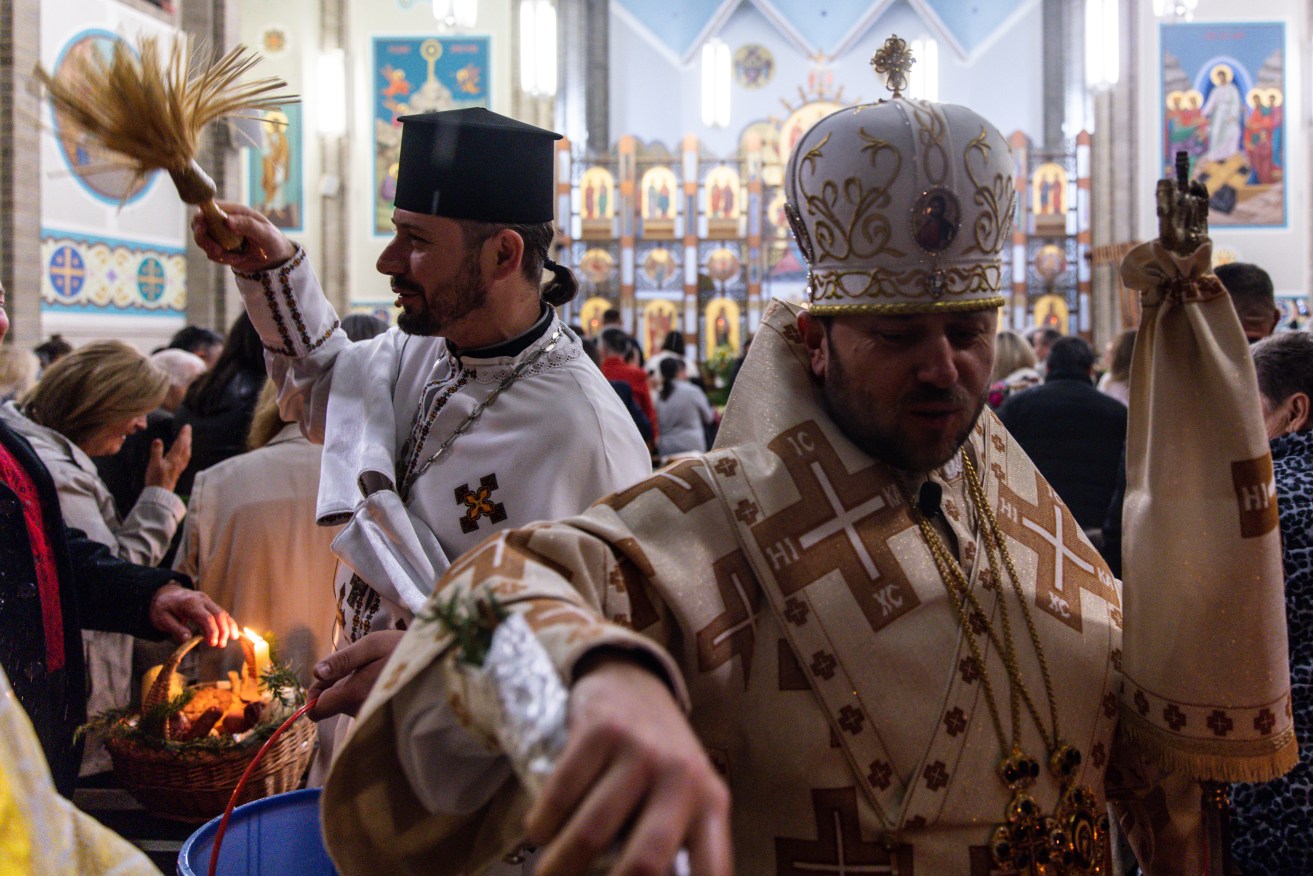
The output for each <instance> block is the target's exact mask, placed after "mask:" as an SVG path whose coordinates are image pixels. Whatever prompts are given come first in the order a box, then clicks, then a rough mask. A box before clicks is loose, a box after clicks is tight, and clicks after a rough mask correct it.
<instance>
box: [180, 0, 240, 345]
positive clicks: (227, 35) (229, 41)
mask: <svg viewBox="0 0 1313 876" xmlns="http://www.w3.org/2000/svg"><path fill="white" fill-rule="evenodd" d="M237 24H238V22H237V0H213V2H210V3H183V4H181V16H180V19H179V27H180V29H181V30H182V31H183V32H184V33H187V34H190V35H191V37H192V39H193V40H194V42H195V44H196V45H197V46H205V47H213V48H214V50H215V51H218V52H219V53H223V52H226V51H227V50H228V49H230V48H232V47H233V46H235V45H237V43H238V42H239V41H240V37H239V35H238V31H237ZM240 157H241V154H240V152H239V151H238V149H237V148H236V144H234V143H233V141H232V137H231V136H230V135H229V133H228V128H227V126H226V125H210V126H209V128H208V129H207V130H206V131H205V133H204V134H203V135H202V137H201V142H200V153H199V154H198V155H197V156H196V161H197V163H198V164H200V166H201V167H203V168H205V172H206V173H208V174H209V175H210V178H211V179H213V180H214V185H215V187H216V188H217V189H218V192H219V194H218V200H221V201H224V200H227V201H236V200H239V198H240V194H241V175H240V174H241V165H240ZM191 213H192V210H191V208H189V209H188V213H187V221H188V223H190V222H191ZM186 240H187V253H186V263H187V323H188V324H189V325H200V326H207V327H209V328H213V329H214V330H216V331H219V332H226V331H227V330H228V325H229V323H231V322H232V321H233V319H234V318H235V317H236V316H237V314H238V313H240V312H241V303H240V301H239V299H238V295H237V285H236V282H235V281H234V280H233V278H232V272H231V271H230V270H228V269H227V268H226V267H223V266H220V265H216V264H214V263H213V262H211V261H210V260H209V259H207V258H206V257H205V253H203V252H202V251H201V249H200V248H199V247H198V246H196V244H195V243H194V242H193V241H192V239H191V230H190V227H189V228H188V230H187V233H186Z"/></svg>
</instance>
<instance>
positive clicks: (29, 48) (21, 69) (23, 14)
mask: <svg viewBox="0 0 1313 876" xmlns="http://www.w3.org/2000/svg"><path fill="white" fill-rule="evenodd" d="M40 46H41V0H0V280H3V282H4V286H5V291H6V293H7V301H6V308H5V309H6V310H7V311H8V313H9V322H10V328H9V335H8V338H9V340H10V342H12V343H14V344H16V345H18V346H21V347H32V346H35V345H36V344H38V343H40V342H41V340H42V330H41V272H42V270H43V265H42V261H41V140H40V138H41V132H40V124H39V119H40V104H39V102H38V100H37V97H36V93H35V91H34V90H33V89H31V88H29V87H28V85H29V80H30V78H31V74H32V68H33V67H35V66H36V64H37V61H38V60H40Z"/></svg>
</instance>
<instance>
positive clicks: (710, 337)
mask: <svg viewBox="0 0 1313 876" xmlns="http://www.w3.org/2000/svg"><path fill="white" fill-rule="evenodd" d="M741 316H742V310H741V309H740V308H739V305H738V302H737V301H734V300H733V299H731V298H724V297H721V298H713V299H711V300H710V301H708V302H707V304H706V307H704V308H702V350H703V356H705V358H706V360H707V361H708V362H716V361H718V360H724V359H727V358H728V359H732V358H734V357H735V356H737V355H738V354H739V349H740V346H739V342H740V334H739V332H740V326H739V320H740V317H741Z"/></svg>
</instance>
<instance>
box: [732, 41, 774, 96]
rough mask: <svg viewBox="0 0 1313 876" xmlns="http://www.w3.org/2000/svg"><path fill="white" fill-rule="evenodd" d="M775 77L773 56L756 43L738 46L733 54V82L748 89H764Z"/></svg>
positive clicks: (768, 50)
mask: <svg viewBox="0 0 1313 876" xmlns="http://www.w3.org/2000/svg"><path fill="white" fill-rule="evenodd" d="M774 75H775V56H774V55H773V54H771V50H770V49H768V48H766V47H765V46H762V45H758V44H757V43H748V44H747V45H744V46H739V47H738V49H737V50H736V51H735V52H734V81H735V82H737V83H738V84H739V85H740V86H741V87H743V88H748V89H757V88H765V87H766V85H767V84H768V83H769V82H770V80H771V77H773V76H774Z"/></svg>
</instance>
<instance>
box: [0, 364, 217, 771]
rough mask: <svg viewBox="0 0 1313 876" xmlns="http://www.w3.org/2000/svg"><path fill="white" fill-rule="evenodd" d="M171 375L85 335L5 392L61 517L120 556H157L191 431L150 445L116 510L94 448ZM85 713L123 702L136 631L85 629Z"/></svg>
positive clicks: (165, 541) (97, 758)
mask: <svg viewBox="0 0 1313 876" xmlns="http://www.w3.org/2000/svg"><path fill="white" fill-rule="evenodd" d="M168 387H169V378H168V376H167V375H165V373H164V372H163V371H162V370H160V369H159V368H158V367H156V366H155V365H153V364H152V363H151V362H150V361H149V360H148V359H147V358H146V357H145V356H143V355H142V354H141V353H138V352H137V351H136V350H134V349H133V348H132V347H130V346H128V345H127V344H124V343H122V342H120V341H101V342H98V343H93V344H87V345H86V346H84V347H81V348H79V349H77V350H75V351H73V352H72V353H70V354H69V355H67V356H65V357H64V358H62V359H60V360H59V361H58V362H56V363H55V364H53V365H51V366H50V367H49V368H48V369H47V370H46V372H45V374H44V375H42V377H41V380H40V382H39V383H37V385H36V387H34V388H33V389H32V390H31V391H30V392H28V393H27V394H26V395H25V396H23V398H22V399H21V400H20V401H19V402H17V403H15V402H12V401H11V402H6V403H5V404H4V407H3V408H0V417H2V418H3V419H4V421H5V423H6V424H7V425H8V426H9V427H10V428H11V429H13V430H14V431H15V432H17V433H19V434H20V435H22V436H23V437H24V438H26V439H27V440H28V442H29V443H30V444H31V445H32V447H33V449H34V450H36V452H37V455H38V456H39V457H41V461H42V462H43V463H45V465H46V468H47V469H49V471H50V476H51V477H52V478H53V479H54V482H55V488H56V490H57V491H58V494H59V507H60V510H61V511H62V512H63V516H64V520H65V522H66V523H67V524H68V525H69V526H71V527H74V528H77V529H80V530H82V531H83V532H85V533H86V534H87V536H88V537H89V538H91V539H92V540H94V541H98V542H100V543H101V544H104V545H105V546H106V547H108V548H109V549H110V550H111V551H112V552H113V553H114V554H115V556H117V557H119V558H120V559H123V560H127V561H129V562H132V563H137V564H139V565H142V566H154V565H157V564H158V563H159V561H160V560H161V559H163V557H164V554H165V552H166V551H167V550H168V547H169V542H170V541H172V539H173V534H174V532H176V531H177V529H178V525H179V524H180V523H181V522H182V518H183V515H184V514H185V513H186V507H185V506H184V505H183V502H182V500H181V499H180V498H178V496H177V495H175V494H174V492H173V488H174V486H175V485H176V484H177V482H178V475H179V474H181V473H182V470H183V469H184V468H185V467H186V465H187V461H188V460H189V459H190V458H191V434H190V432H189V431H187V430H186V429H184V430H182V431H181V432H180V433H179V435H178V438H177V440H175V441H174V443H173V446H172V447H171V448H170V449H169V452H168V453H167V454H166V453H164V449H163V442H159V441H157V442H155V444H154V445H153V446H152V447H151V456H150V462H149V464H148V466H147V469H146V488H145V489H144V490H143V491H142V494H141V497H140V498H139V499H138V500H137V503H136V504H135V505H134V506H133V507H132V510H131V512H129V513H128V515H127V516H126V517H123V518H120V517H119V513H118V510H117V509H116V508H115V506H114V499H113V497H112V496H111V495H110V492H109V488H108V487H106V486H105V482H104V481H102V480H101V478H100V474H99V473H98V472H97V471H96V466H95V463H93V462H92V461H91V457H93V456H103V455H107V454H111V453H116V452H117V451H118V449H119V448H120V447H121V446H122V445H123V439H124V438H126V437H127V436H128V435H130V434H132V433H133V432H136V431H138V430H139V429H142V428H144V427H145V425H146V414H147V413H149V412H150V411H153V410H155V408H157V407H159V404H160V402H161V401H163V400H164V395H165V393H166V392H168ZM83 643H84V646H85V650H86V652H87V655H86V656H87V680H88V686H89V691H88V697H87V709H88V711H89V712H90V713H91V714H95V713H96V712H97V711H102V710H105V709H110V708H123V707H126V706H127V705H128V704H129V700H130V697H131V692H132V683H131V681H132V680H131V674H132V637H130V636H127V635H124V634H121V633H102V632H84V633H83ZM108 766H109V763H108V759H107V758H106V756H105V755H104V752H103V751H101V750H100V748H99V746H95V745H88V747H87V755H86V757H85V758H84V760H83V774H84V775H85V774H88V773H92V772H98V771H100V770H102V769H107V768H108Z"/></svg>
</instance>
